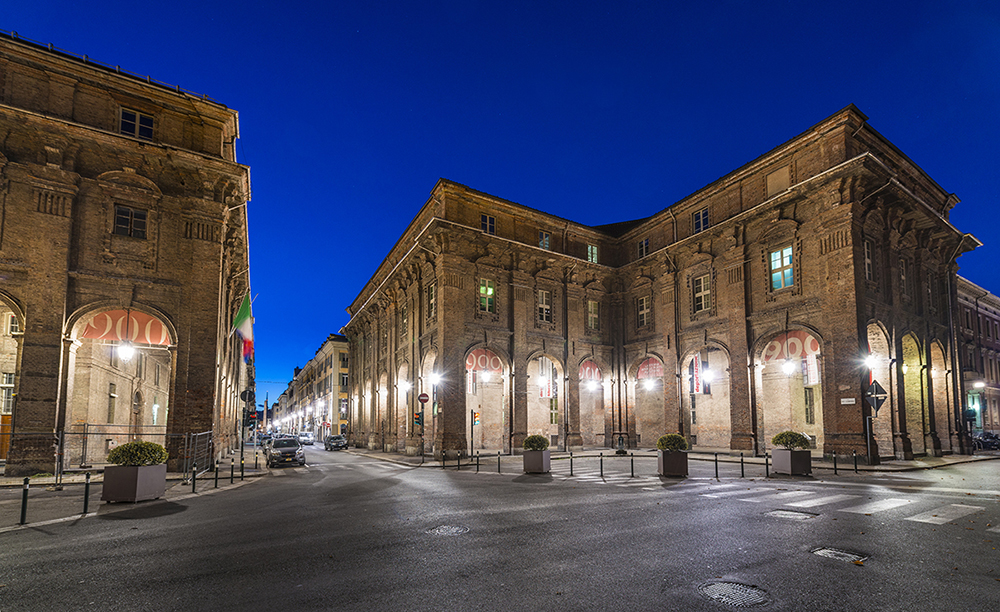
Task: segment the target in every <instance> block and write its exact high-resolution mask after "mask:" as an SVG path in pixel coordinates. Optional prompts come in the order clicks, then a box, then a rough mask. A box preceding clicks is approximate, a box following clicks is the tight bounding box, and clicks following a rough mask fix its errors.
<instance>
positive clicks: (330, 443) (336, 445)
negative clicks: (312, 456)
mask: <svg viewBox="0 0 1000 612" xmlns="http://www.w3.org/2000/svg"><path fill="white" fill-rule="evenodd" d="M323 448H325V449H326V450H341V449H344V448H347V436H344V435H337V434H334V435H332V436H327V437H326V438H325V439H324V440H323Z"/></svg>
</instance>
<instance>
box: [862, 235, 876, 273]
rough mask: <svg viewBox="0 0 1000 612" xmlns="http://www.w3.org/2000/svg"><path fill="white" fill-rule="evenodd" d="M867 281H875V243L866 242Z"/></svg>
mask: <svg viewBox="0 0 1000 612" xmlns="http://www.w3.org/2000/svg"><path fill="white" fill-rule="evenodd" d="M864 247H865V280H866V281H874V280H875V243H874V242H872V241H871V240H865V245H864Z"/></svg>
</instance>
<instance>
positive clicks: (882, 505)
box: [840, 499, 913, 514]
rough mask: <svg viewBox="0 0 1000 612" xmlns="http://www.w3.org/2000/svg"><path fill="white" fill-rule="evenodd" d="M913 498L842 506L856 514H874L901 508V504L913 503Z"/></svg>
mask: <svg viewBox="0 0 1000 612" xmlns="http://www.w3.org/2000/svg"><path fill="white" fill-rule="evenodd" d="M912 501H913V500H910V499H883V500H879V501H875V502H870V503H867V504H861V505H860V506H852V507H850V508H841V509H840V511H841V512H853V513H854V514H873V513H875V512H882V511H883V510H892V509H893V508H899V507H900V506H905V505H906V504H909V503H911V502H912Z"/></svg>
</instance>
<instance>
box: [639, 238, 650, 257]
mask: <svg viewBox="0 0 1000 612" xmlns="http://www.w3.org/2000/svg"><path fill="white" fill-rule="evenodd" d="M638 255H639V259H642V258H643V257H645V256H646V255H649V238H643V239H642V240H640V241H639V242H638Z"/></svg>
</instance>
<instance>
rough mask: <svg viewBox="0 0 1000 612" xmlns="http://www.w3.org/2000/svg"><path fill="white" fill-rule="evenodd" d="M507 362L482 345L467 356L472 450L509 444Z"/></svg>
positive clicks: (469, 432)
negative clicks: (507, 442) (507, 435)
mask: <svg viewBox="0 0 1000 612" xmlns="http://www.w3.org/2000/svg"><path fill="white" fill-rule="evenodd" d="M505 388H506V385H505V383H504V363H503V360H502V359H500V357H499V356H498V355H497V354H496V353H494V352H493V351H491V350H489V349H485V348H478V349H476V350H474V351H472V352H470V353H469V354H468V355H467V356H466V357H465V409H466V412H467V413H468V415H469V418H468V419H467V421H466V432H465V433H466V435H467V436H468V439H469V440H471V443H470V447H471V448H470V450H471V452H475V451H477V450H478V451H490V452H493V451H497V450H502V449H504V448H505V447H506V444H505V434H506V431H507V426H508V423H507V417H506V413H507V411H506V409H505V407H506V405H507V401H506V394H505V392H504V390H505Z"/></svg>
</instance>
